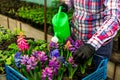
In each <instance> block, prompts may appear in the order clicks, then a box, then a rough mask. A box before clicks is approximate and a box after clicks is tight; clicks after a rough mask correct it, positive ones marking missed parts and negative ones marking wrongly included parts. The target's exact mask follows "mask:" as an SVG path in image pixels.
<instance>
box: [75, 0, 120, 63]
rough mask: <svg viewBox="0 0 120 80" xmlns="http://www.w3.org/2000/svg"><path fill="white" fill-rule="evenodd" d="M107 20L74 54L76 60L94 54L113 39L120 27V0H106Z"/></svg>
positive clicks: (84, 58)
mask: <svg viewBox="0 0 120 80" xmlns="http://www.w3.org/2000/svg"><path fill="white" fill-rule="evenodd" d="M105 7H106V10H105V13H104V15H105V21H104V23H103V24H102V25H101V27H100V28H99V29H98V31H97V32H96V33H95V34H94V35H93V36H92V37H91V38H90V39H89V40H88V42H87V43H86V44H84V45H82V46H81V47H80V48H79V49H78V50H77V51H76V53H74V54H73V58H74V60H75V62H79V61H80V60H82V61H83V60H86V59H88V58H89V57H90V56H92V55H93V54H94V53H95V51H96V50H98V49H99V48H100V47H101V46H102V45H103V44H104V43H105V42H106V41H108V40H110V39H112V38H113V37H115V35H116V34H117V31H118V29H119V28H120V27H119V26H120V0H106V2H105Z"/></svg>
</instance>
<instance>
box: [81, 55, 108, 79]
mask: <svg viewBox="0 0 120 80" xmlns="http://www.w3.org/2000/svg"><path fill="white" fill-rule="evenodd" d="M93 59H94V63H95V64H97V67H96V70H95V71H94V72H93V73H91V74H89V75H88V76H86V77H84V78H83V79H82V80H105V79H106V78H107V64H108V59H107V58H104V57H102V56H99V55H95V56H94V58H93Z"/></svg>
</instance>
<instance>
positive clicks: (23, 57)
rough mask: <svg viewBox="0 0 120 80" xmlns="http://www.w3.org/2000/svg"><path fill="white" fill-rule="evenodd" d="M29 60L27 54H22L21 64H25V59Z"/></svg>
mask: <svg viewBox="0 0 120 80" xmlns="http://www.w3.org/2000/svg"><path fill="white" fill-rule="evenodd" d="M28 60H29V56H28V55H23V56H22V57H21V64H22V65H27V61H28Z"/></svg>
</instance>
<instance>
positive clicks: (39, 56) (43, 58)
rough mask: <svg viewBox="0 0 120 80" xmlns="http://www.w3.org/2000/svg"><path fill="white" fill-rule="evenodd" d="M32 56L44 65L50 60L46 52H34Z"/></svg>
mask: <svg viewBox="0 0 120 80" xmlns="http://www.w3.org/2000/svg"><path fill="white" fill-rule="evenodd" d="M32 55H33V56H34V57H35V58H37V59H38V60H39V61H41V62H42V63H44V62H45V61H46V60H47V59H48V57H47V55H46V53H45V52H44V51H36V52H33V54H32Z"/></svg>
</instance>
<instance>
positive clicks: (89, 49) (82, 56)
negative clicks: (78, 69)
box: [73, 44, 95, 63]
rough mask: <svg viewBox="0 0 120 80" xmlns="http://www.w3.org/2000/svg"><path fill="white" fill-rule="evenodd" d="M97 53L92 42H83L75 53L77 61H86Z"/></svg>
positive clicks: (74, 56) (74, 57)
mask: <svg viewBox="0 0 120 80" xmlns="http://www.w3.org/2000/svg"><path fill="white" fill-rule="evenodd" d="M94 53H95V48H94V47H93V46H91V45H90V44H83V45H82V46H81V47H80V48H78V50H77V51H76V52H75V53H73V59H74V60H75V63H79V62H84V61H85V60H87V59H88V58H89V57H91V56H92V55H93V54H94Z"/></svg>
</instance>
